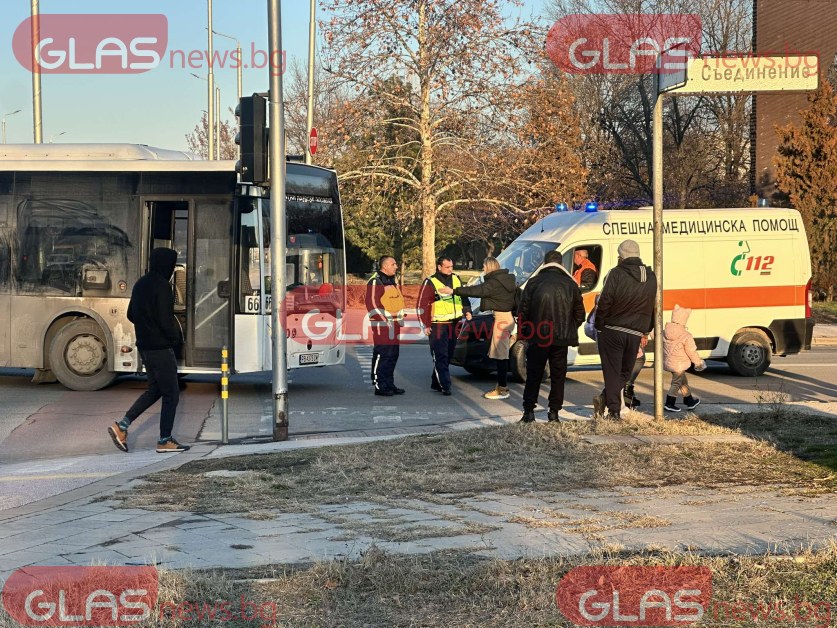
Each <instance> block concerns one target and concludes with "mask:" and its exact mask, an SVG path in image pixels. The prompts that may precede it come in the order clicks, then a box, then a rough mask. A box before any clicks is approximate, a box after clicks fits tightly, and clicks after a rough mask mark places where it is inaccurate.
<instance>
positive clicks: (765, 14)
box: [750, 0, 837, 198]
mask: <svg viewBox="0 0 837 628" xmlns="http://www.w3.org/2000/svg"><path fill="white" fill-rule="evenodd" d="M753 33H754V36H753V40H754V41H753V48H754V50H755V52H757V53H758V54H773V55H792V54H802V53H811V52H814V53H817V54H818V55H819V58H820V81H825V80H827V77H828V74H829V70H831V68H832V67H833V66H834V64H835V54H837V1H835V0H753ZM807 106H808V94H803V93H799V94H760V95H757V96H754V97H753V109H752V121H751V123H750V163H752V164H753V167H752V168H751V170H750V187H751V189H752V190H753V191H754V192H755V193H756V194H758V195H759V196H760V197H763V198H770V197H771V196H772V195H773V194H774V192H775V191H776V190H775V178H776V175H775V169H774V167H773V157H774V156H775V155H776V150H777V148H778V144H779V140H778V137H777V135H776V130H775V127H776V125H779V126H784V125H786V124H788V123H790V122H795V123H798V122H799V121H800V116H799V112H800V110H802V109H805V108H806V107H807Z"/></svg>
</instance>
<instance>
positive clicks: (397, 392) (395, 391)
mask: <svg viewBox="0 0 837 628" xmlns="http://www.w3.org/2000/svg"><path fill="white" fill-rule="evenodd" d="M392 392H393V394H395V395H403V394H404V393H405V392H407V391H406V390H404V389H403V388H399V387H398V386H396V387H395V388H393V389H392Z"/></svg>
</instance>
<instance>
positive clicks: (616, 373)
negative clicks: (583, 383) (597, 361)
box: [599, 328, 642, 416]
mask: <svg viewBox="0 0 837 628" xmlns="http://www.w3.org/2000/svg"><path fill="white" fill-rule="evenodd" d="M641 340H642V337H641V336H635V335H634V334H626V333H625V332H622V331H616V330H614V329H607V328H605V329H603V330H602V331H600V332H599V356H600V357H601V359H602V374H603V375H604V383H605V404H606V405H607V411H608V413H609V414H614V415H616V416H619V410H620V409H621V408H622V390H623V389H624V388H625V384H627V383H628V381H629V380H630V378H631V372H632V371H633V368H634V364H635V363H636V354H637V352H638V351H639V343H640V341H641Z"/></svg>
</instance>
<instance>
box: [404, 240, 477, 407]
mask: <svg viewBox="0 0 837 628" xmlns="http://www.w3.org/2000/svg"><path fill="white" fill-rule="evenodd" d="M461 285H462V281H461V280H460V279H459V276H458V275H455V274H454V273H453V261H452V260H451V259H450V258H449V257H444V256H442V257H439V258H438V259H437V260H436V272H435V273H434V274H433V275H431V276H430V277H428V278H427V279H425V280H424V283H423V284H422V285H421V291H420V292H419V296H418V303H417V306H416V307H417V310H418V316H419V321H420V322H421V326H422V329H423V330H424V333H425V334H426V335H427V336H429V340H430V355H431V356H433V375H432V377H431V380H430V387H431V388H432V389H433V390H438V391H439V392H441V393H442V394H443V395H450V394H451V390H450V386H451V381H450V371H449V365H450V358H451V356H452V355H453V351H454V348H455V347H456V336H457V333H458V331H459V330H458V329H457V327H456V324H457V323H458V322H459V320H460V319H461V318H462V317H463V316H465V318H467V319H468V320H471V305H470V302H469V301H468V300H467V299H465V300H464V301H463V299H462V297H457V296H454V295H453V294H452V292H453V289H454V288H458V287H460V286H461Z"/></svg>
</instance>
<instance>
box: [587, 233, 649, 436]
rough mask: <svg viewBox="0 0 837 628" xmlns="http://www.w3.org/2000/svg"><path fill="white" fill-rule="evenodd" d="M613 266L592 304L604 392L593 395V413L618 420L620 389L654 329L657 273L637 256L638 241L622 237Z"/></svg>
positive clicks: (626, 380) (620, 398) (623, 386)
mask: <svg viewBox="0 0 837 628" xmlns="http://www.w3.org/2000/svg"><path fill="white" fill-rule="evenodd" d="M618 253H619V261H618V264H617V266H616V267H615V268H614V269H613V270H611V271H610V272H609V273H608V275H607V277H605V282H604V287H603V288H602V293H601V295H599V302H598V305H597V306H596V330H597V331H598V332H599V333H598V343H599V356H601V359H602V373H603V375H604V382H605V389H604V395H598V396H596V397H594V398H593V409H594V412H595V414H596V415H602V414H604V409H605V406H606V407H607V412H608V413H607V418H608V419H612V420H618V419H619V418H620V415H619V412H620V409H621V406H622V390H623V389H624V388H625V384H626V383H627V382H628V379H629V378H630V376H631V371H632V370H633V366H634V362H636V356H637V352H638V350H639V345H640V342H641V341H642V339H643V337H645V338H647V337H648V334H649V333H650V332H651V330H652V329H654V299H655V297H656V294H657V276H656V275H655V274H654V271H653V270H651V268H650V267H649V266H646V265H645V264H643V263H642V260H641V259H640V257H639V244H637V243H636V242H634V241H633V240H625V241H624V242H622V244H620V245H619V249H618Z"/></svg>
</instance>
